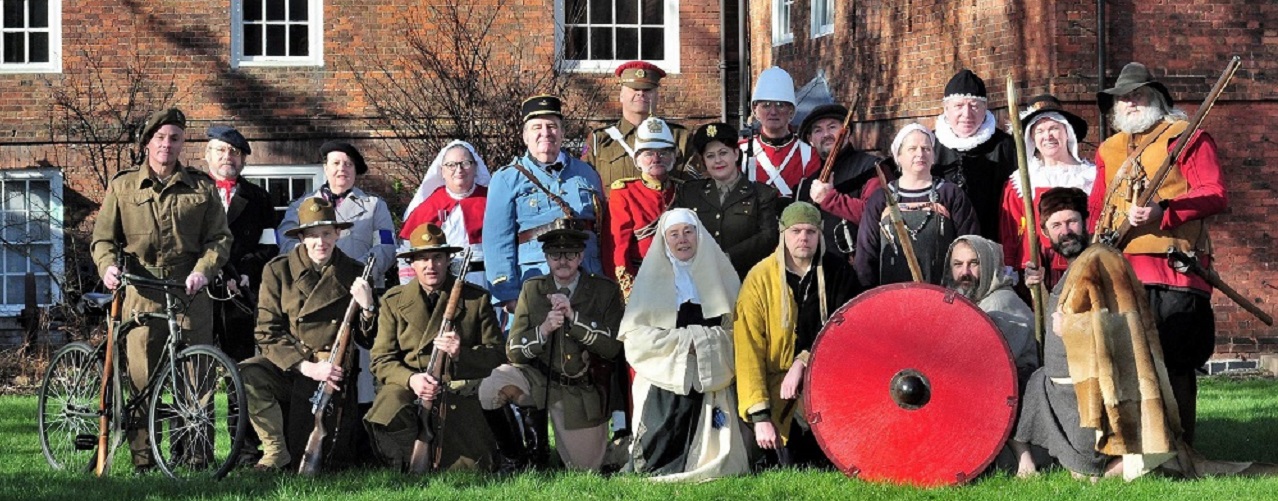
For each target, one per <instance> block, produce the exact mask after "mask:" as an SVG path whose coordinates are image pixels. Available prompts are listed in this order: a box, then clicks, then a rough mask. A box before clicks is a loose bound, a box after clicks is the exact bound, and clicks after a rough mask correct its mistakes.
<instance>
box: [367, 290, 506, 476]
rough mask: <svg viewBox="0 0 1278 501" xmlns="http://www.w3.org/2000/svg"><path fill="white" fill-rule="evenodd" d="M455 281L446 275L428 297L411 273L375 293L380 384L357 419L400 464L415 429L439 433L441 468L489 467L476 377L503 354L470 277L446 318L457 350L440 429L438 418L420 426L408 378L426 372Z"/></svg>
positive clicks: (489, 311) (488, 436)
mask: <svg viewBox="0 0 1278 501" xmlns="http://www.w3.org/2000/svg"><path fill="white" fill-rule="evenodd" d="M455 280H456V278H452V277H450V278H449V279H448V280H447V281H446V282H445V284H444V285H443V286H442V287H441V288H440V289H441V290H440V291H439V292H437V293H436V294H434V295H433V296H435V297H434V298H433V299H430V298H428V295H427V294H426V291H425V290H424V289H423V288H422V286H421V285H420V284H419V283H418V282H417V281H416V280H414V281H412V282H410V283H408V284H405V285H400V286H397V287H393V288H391V289H390V290H389V291H386V294H385V295H384V296H383V297H382V308H381V313H380V314H379V315H378V320H377V338H376V341H374V343H373V348H372V350H371V352H370V355H371V356H372V371H373V376H374V377H376V379H377V382H378V385H379V387H378V391H377V396H376V398H375V399H374V400H373V407H372V408H371V409H370V410H369V411H368V415H367V416H365V417H364V421H365V424H366V425H367V427H368V430H369V434H370V435H372V436H373V439H374V445H375V447H376V449H377V451H378V452H379V454H381V455H382V457H383V459H385V460H387V461H388V462H390V463H392V464H393V465H395V466H399V467H401V468H403V467H404V466H406V465H407V464H408V463H409V459H410V457H411V455H412V449H413V443H414V442H415V441H416V439H417V438H418V436H419V434H420V435H421V436H422V438H429V437H438V439H439V440H443V443H442V444H438V445H442V450H441V453H440V457H439V465H440V469H471V468H476V469H482V470H488V469H491V468H492V464H493V461H492V451H493V448H494V442H493V436H492V432H490V431H489V430H488V426H486V425H485V424H484V418H483V413H482V412H481V410H480V408H479V398H478V397H477V396H476V390H477V389H478V388H479V384H480V383H479V382H480V380H481V379H483V378H485V377H488V374H489V373H491V372H492V370H493V368H495V367H497V366H499V365H501V364H502V363H503V362H505V361H506V354H505V353H503V351H502V337H501V327H500V326H498V325H497V316H496V314H495V313H494V312H493V308H492V296H489V295H488V291H485V290H484V289H482V288H480V287H478V286H475V285H473V284H470V283H466V284H463V285H462V292H461V294H462V296H461V299H460V300H459V301H458V304H457V307H458V312H457V317H456V318H455V319H454V321H453V328H454V330H455V331H456V332H457V336H458V338H459V339H460V341H461V351H460V352H459V355H458V357H457V358H456V359H454V360H451V362H450V364H449V368H450V370H449V372H446V373H445V374H444V382H445V384H446V386H447V390H445V391H444V393H443V394H442V396H441V400H437V401H436V402H437V403H440V402H442V403H443V405H446V406H447V408H442V409H439V410H441V411H443V415H442V419H443V426H442V428H441V427H439V425H440V423H439V422H438V421H437V422H435V423H432V424H431V429H429V430H422V423H423V418H424V417H425V416H424V414H422V415H419V412H418V409H421V403H420V402H419V401H418V399H417V396H416V395H415V394H414V393H413V391H412V390H411V389H410V388H409V385H408V380H409V378H410V377H412V376H413V375H414V374H418V373H422V372H426V369H427V366H428V365H429V363H430V355H431V351H432V350H433V348H434V340H435V336H436V335H437V334H439V328H440V324H442V323H443V320H444V310H445V309H447V305H448V301H449V297H450V295H451V294H452V287H453V282H454V281H455Z"/></svg>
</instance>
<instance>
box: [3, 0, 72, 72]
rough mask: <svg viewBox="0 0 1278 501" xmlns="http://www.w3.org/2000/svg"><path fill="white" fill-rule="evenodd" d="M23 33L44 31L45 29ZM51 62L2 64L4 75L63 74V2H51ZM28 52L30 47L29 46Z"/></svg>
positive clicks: (58, 0)
mask: <svg viewBox="0 0 1278 501" xmlns="http://www.w3.org/2000/svg"><path fill="white" fill-rule="evenodd" d="M23 31H37V32H42V31H44V29H43V28H41V29H36V30H30V29H27V30H23ZM48 31H49V61H48V62H45V63H5V62H0V74H4V73H62V0H49V27H48ZM27 50H28V51H29V50H30V47H29V46H28V49H27Z"/></svg>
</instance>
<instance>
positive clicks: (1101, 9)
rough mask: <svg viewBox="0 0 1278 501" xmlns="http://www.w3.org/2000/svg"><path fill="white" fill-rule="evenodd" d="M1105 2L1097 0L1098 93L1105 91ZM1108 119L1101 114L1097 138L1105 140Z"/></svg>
mask: <svg viewBox="0 0 1278 501" xmlns="http://www.w3.org/2000/svg"><path fill="white" fill-rule="evenodd" d="M1107 33H1108V31H1106V30H1105V0H1096V92H1100V91H1102V90H1105V85H1106V84H1105V35H1106V34H1107ZM1107 120H1108V117H1106V116H1105V114H1104V113H1101V115H1100V120H1098V121H1097V122H1096V123H1098V124H1099V125H1100V130H1099V131H1098V132H1099V134H1097V136H1096V137H1098V138H1100V139H1104V138H1105V131H1107V130H1109V124H1107V123H1106V121H1107Z"/></svg>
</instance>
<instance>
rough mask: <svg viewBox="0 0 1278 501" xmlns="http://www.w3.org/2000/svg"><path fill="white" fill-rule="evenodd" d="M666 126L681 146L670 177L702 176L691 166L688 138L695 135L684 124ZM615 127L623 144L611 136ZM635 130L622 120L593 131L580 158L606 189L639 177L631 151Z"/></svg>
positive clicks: (676, 142) (693, 177) (692, 177)
mask: <svg viewBox="0 0 1278 501" xmlns="http://www.w3.org/2000/svg"><path fill="white" fill-rule="evenodd" d="M666 124H667V125H669V126H670V131H671V132H672V133H673V134H674V137H675V144H676V145H678V146H677V147H676V149H677V150H678V154H677V155H676V157H675V163H674V169H673V172H671V173H670V174H671V177H672V178H674V179H680V180H684V179H695V178H697V177H700V174H699V171H698V169H697V168H696V167H695V166H693V164H692V159H691V157H692V155H691V154H690V152H691V150H690V149H689V148H688V139H689V138H690V137H691V136H692V134H690V133H689V132H688V129H686V128H684V127H683V126H682V125H679V124H675V123H671V122H666ZM614 127H615V128H616V129H617V131H616V133H617V134H620V135H621V137H622V139H623V141H624V144H623V143H621V142H617V140H616V139H614V138H613V137H612V135H610V134H609V133H608V129H611V128H614ZM636 127H637V125H635V124H632V123H630V122H627V121H626V119H624V118H623V119H620V120H617V123H616V124H614V125H609V126H607V127H600V128H598V129H595V130H593V131H591V132H590V139H589V140H588V141H587V143H586V146H587V148H586V152H585V154H584V155H582V158H581V159H582V160H585V161H586V163H589V164H590V165H593V166H594V167H595V171H597V172H599V178H600V180H601V181H602V185H603V186H605V187H610V186H612V184H613V182H615V181H618V180H621V179H625V178H633V177H635V176H638V175H639V174H640V173H639V168H638V167H636V166H635V159H634V157H633V156H632V155H631V154H630V151H629V150H628V148H630V147H631V146H632V145H634V144H635V128H636ZM607 189H608V192H609V193H611V192H612V189H611V188H607Z"/></svg>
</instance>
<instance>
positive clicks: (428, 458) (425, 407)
mask: <svg viewBox="0 0 1278 501" xmlns="http://www.w3.org/2000/svg"><path fill="white" fill-rule="evenodd" d="M470 258H471V249H470V248H469V247H467V248H466V252H465V253H463V254H462V260H461V266H460V267H459V268H458V273H457V279H456V280H454V281H453V288H452V290H451V292H449V294H448V306H446V307H445V308H444V318H443V321H442V322H440V324H439V332H437V333H436V334H435V337H436V338H438V337H439V336H441V335H443V334H444V333H445V332H448V331H451V330H453V320H455V319H456V318H457V304H458V303H460V302H461V296H462V288H463V287H464V286H465V284H466V273H467V272H469V271H470ZM422 339H423V341H424V340H425V337H423V338H422ZM449 361H450V360H449V358H448V354H446V353H444V352H443V351H441V350H440V349H439V348H438V347H432V348H431V350H430V361H429V362H427V363H426V372H427V373H428V374H430V377H432V378H434V379H435V382H436V383H437V384H440V385H443V384H444V374H446V373H447V372H448V363H449ZM445 395H447V392H445V391H440V392H439V395H438V397H436V398H438V399H439V400H440V402H439V404H440V405H439V406H435V405H434V403H435V402H434V400H420V402H421V404H422V405H421V407H418V408H417V416H418V420H417V422H418V423H422V422H423V420H422V419H421V416H422V414H423V413H425V414H426V415H430V412H431V411H432V410H435V409H438V412H439V421H438V425H439V426H438V427H439V429H441V430H442V429H443V426H444V419H445V418H446V417H447V414H446V413H447V409H448V406H447V405H444V402H443V399H444V398H445ZM423 426H425V425H424V424H423ZM423 431H426V432H427V433H424V434H425V435H427V436H428V437H429V439H427V438H422V435H423V433H418V435H417V440H415V441H413V453H412V455H411V456H410V458H409V461H408V472H409V473H412V474H417V475H420V474H423V473H426V472H427V471H429V470H430V469H432V468H433V467H435V466H437V465H436V464H435V463H436V462H438V460H439V456H440V455H439V448H440V447H439V446H438V444H439V439H438V437H436V436H435V434H434V433H429V431H428V430H423Z"/></svg>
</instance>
